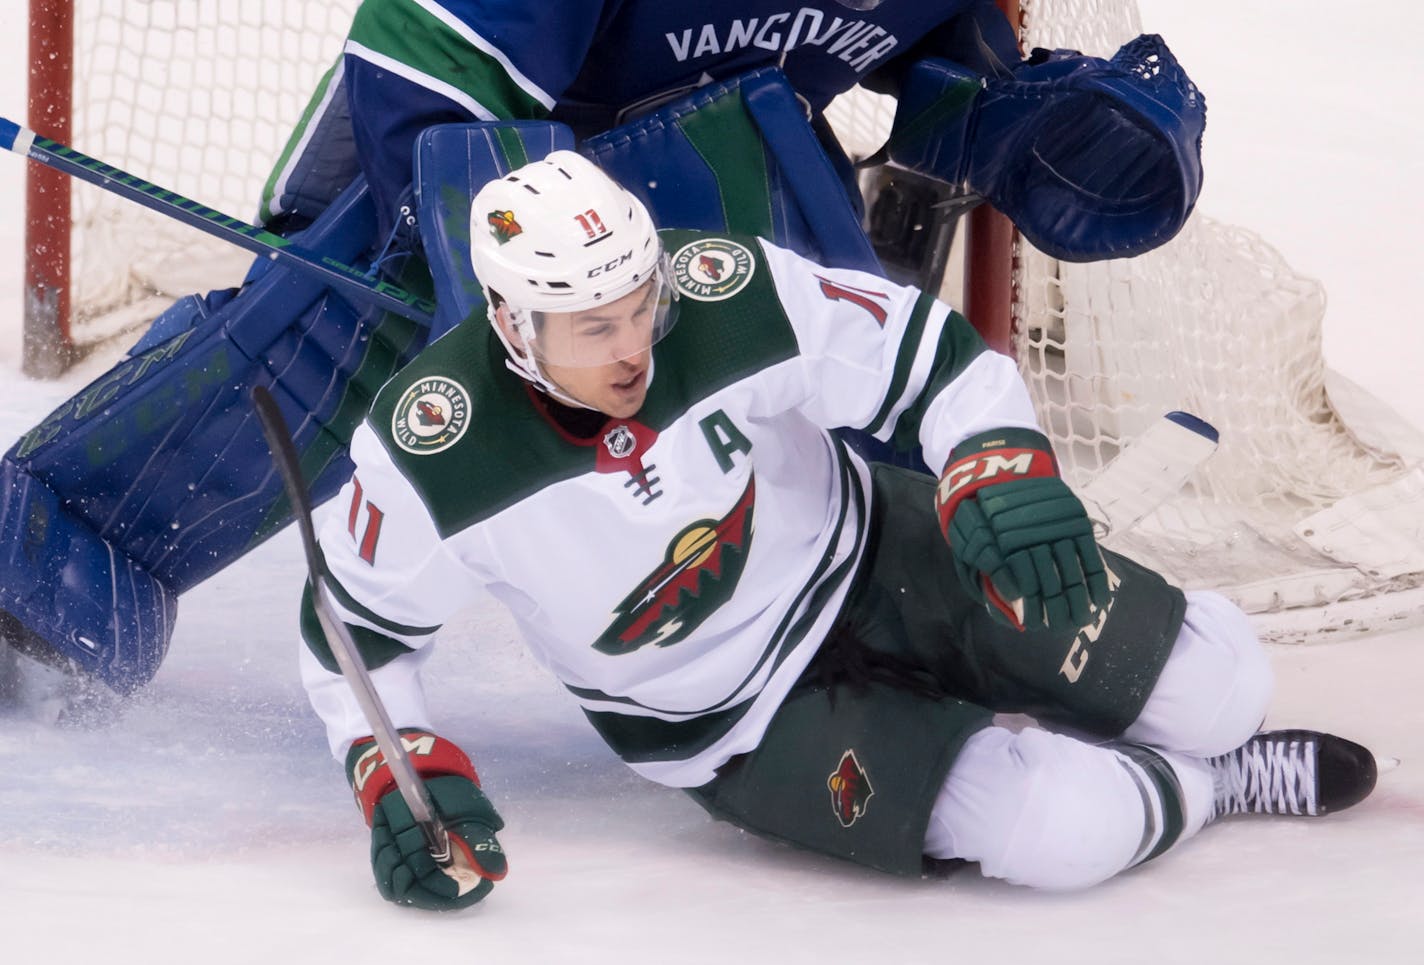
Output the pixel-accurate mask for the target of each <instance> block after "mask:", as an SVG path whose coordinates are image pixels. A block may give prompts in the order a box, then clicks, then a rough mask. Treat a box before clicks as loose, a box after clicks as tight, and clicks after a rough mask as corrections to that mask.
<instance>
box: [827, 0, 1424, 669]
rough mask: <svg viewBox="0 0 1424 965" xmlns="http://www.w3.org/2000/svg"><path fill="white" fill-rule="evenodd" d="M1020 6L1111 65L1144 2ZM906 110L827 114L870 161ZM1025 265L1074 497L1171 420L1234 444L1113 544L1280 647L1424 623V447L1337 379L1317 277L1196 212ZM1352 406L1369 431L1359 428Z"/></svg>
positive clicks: (1045, 379)
mask: <svg viewBox="0 0 1424 965" xmlns="http://www.w3.org/2000/svg"><path fill="white" fill-rule="evenodd" d="M1020 9H1021V14H1022V30H1021V37H1022V41H1023V46H1024V49H1025V50H1028V49H1031V48H1034V47H1045V48H1049V49H1053V48H1068V49H1074V50H1079V51H1082V52H1084V53H1087V54H1093V55H1096V56H1101V57H1109V56H1111V55H1112V54H1113V53H1114V52H1115V51H1116V50H1117V48H1118V47H1120V46H1121V45H1122V44H1123V43H1125V42H1126V41H1128V40H1130V39H1131V38H1133V37H1135V36H1137V35H1138V34H1139V33H1141V32H1142V26H1141V23H1140V18H1139V15H1138V11H1137V7H1136V4H1135V3H1134V2H1133V0H1021V3H1020ZM1168 40H1169V42H1170V38H1168ZM1187 66H1188V69H1190V64H1188V65H1187ZM1207 96H1208V100H1210V91H1207ZM892 110H893V103H890V102H887V101H885V100H884V99H879V98H875V97H873V96H872V95H866V94H859V93H858V94H856V95H855V96H854V97H851V98H846V99H843V100H842V102H840V103H838V104H836V105H835V109H834V111H833V112H832V117H833V121H834V123H836V125H837V130H838V131H841V132H844V133H845V136H846V138H847V139H848V140H849V141H850V142H851V144H852V146H853V149H854V150H856V151H858V152H860V153H862V154H869V153H871V152H872V151H873V150H874V149H875V148H876V147H878V146H879V144H880V143H883V141H884V139H885V137H886V135H887V134H888V131H889V125H890V120H891V113H892ZM1013 256H1014V283H1013V292H1012V297H1011V305H1012V323H1013V335H1012V348H1013V352H1014V355H1015V357H1016V358H1017V360H1018V363H1019V369H1020V371H1021V372H1022V374H1023V376H1024V378H1025V379H1026V380H1027V382H1028V384H1029V388H1030V390H1031V391H1032V393H1033V398H1034V403H1035V406H1036V408H1037V410H1038V414H1039V418H1040V421H1041V422H1042V423H1043V425H1044V426H1045V427H1046V428H1047V430H1048V432H1049V434H1050V436H1051V437H1052V439H1053V441H1054V448H1055V450H1056V452H1057V455H1058V457H1059V460H1060V463H1061V465H1062V467H1063V470H1064V473H1065V475H1067V476H1068V478H1069V479H1070V481H1072V482H1074V483H1075V484H1082V483H1083V482H1085V481H1086V480H1087V479H1089V478H1091V477H1092V476H1093V475H1094V474H1095V473H1097V472H1098V471H1099V470H1101V469H1102V468H1103V467H1104V466H1105V465H1106V464H1107V463H1108V462H1110V461H1111V460H1112V458H1113V457H1114V456H1116V455H1117V454H1118V452H1120V451H1121V449H1122V448H1123V446H1124V445H1125V444H1127V443H1129V442H1130V441H1131V440H1132V439H1133V438H1134V437H1135V436H1136V435H1137V434H1138V433H1140V432H1141V431H1142V430H1143V429H1145V428H1146V427H1147V426H1148V425H1150V424H1151V423H1152V422H1154V421H1155V420H1156V419H1158V418H1160V417H1161V416H1162V414H1163V413H1165V412H1168V411H1171V410H1174V409H1180V410H1185V411H1189V412H1192V413H1195V414H1196V415H1199V416H1201V417H1202V418H1204V419H1206V420H1207V421H1209V422H1211V423H1212V424H1213V425H1215V426H1216V427H1217V429H1218V430H1219V431H1220V433H1221V447H1220V449H1219V451H1218V452H1217V454H1216V455H1215V456H1213V457H1212V458H1211V460H1210V461H1209V462H1208V463H1207V464H1206V465H1205V466H1204V467H1203V468H1202V469H1201V470H1200V471H1199V472H1198V473H1196V474H1195V476H1194V477H1193V478H1192V479H1191V480H1190V481H1189V483H1188V484H1187V486H1186V487H1184V489H1183V491H1182V492H1181V493H1180V495H1179V496H1178V497H1176V498H1174V499H1172V500H1170V501H1169V502H1168V503H1166V504H1164V505H1163V506H1162V507H1161V508H1160V509H1159V510H1157V511H1156V512H1154V513H1153V514H1151V515H1150V516H1149V517H1147V518H1146V519H1145V520H1143V521H1142V522H1141V523H1139V524H1138V525H1137V526H1136V527H1134V528H1133V529H1132V530H1131V531H1129V532H1126V533H1116V534H1110V535H1109V536H1108V538H1107V539H1106V540H1105V542H1106V544H1107V545H1109V546H1111V547H1112V548H1114V549H1116V550H1118V551H1120V552H1123V553H1126V554H1128V555H1130V556H1133V557H1135V558H1136V559H1138V560H1140V561H1142V562H1144V563H1146V564H1147V565H1149V566H1152V567H1154V568H1155V569H1157V570H1159V571H1160V572H1162V573H1164V574H1165V575H1167V576H1168V577H1169V578H1170V579H1172V580H1173V581H1174V582H1177V583H1179V584H1180V585H1182V586H1185V587H1189V588H1203V589H1215V590H1219V591H1221V592H1223V593H1225V594H1227V595H1228V596H1230V597H1231V598H1233V599H1234V600H1235V601H1236V602H1237V603H1238V604H1240V605H1241V606H1242V607H1243V608H1244V609H1245V610H1246V611H1247V612H1248V613H1250V614H1251V615H1252V617H1253V619H1254V621H1255V622H1256V624H1257V627H1258V629H1259V630H1260V631H1261V632H1262V635H1263V636H1264V637H1265V638H1266V639H1270V640H1276V641H1287V642H1303V641H1311V640H1322V639H1329V638H1331V637H1335V636H1339V635H1342V634H1346V633H1350V632H1367V631H1378V630H1381V629H1389V628H1391V627H1403V626H1406V625H1410V624H1413V623H1416V622H1420V621H1421V620H1424V446H1421V443H1420V441H1419V437H1418V433H1417V431H1416V430H1415V429H1413V428H1412V427H1411V426H1409V425H1408V424H1407V423H1405V422H1403V420H1402V419H1399V418H1398V417H1395V416H1394V415H1393V414H1392V413H1390V412H1389V411H1388V410H1387V409H1384V408H1383V406H1382V404H1381V403H1378V402H1377V401H1376V400H1373V399H1372V398H1370V397H1369V396H1368V395H1367V394H1366V393H1364V392H1363V390H1361V389H1359V388H1358V387H1356V386H1353V385H1352V384H1350V383H1349V382H1348V381H1346V380H1345V379H1344V378H1343V377H1341V376H1338V375H1337V374H1335V373H1333V372H1330V371H1329V370H1328V369H1327V368H1326V366H1325V362H1324V358H1323V356H1322V354H1321V325H1322V320H1323V318H1324V313H1325V295H1324V292H1323V290H1322V289H1321V286H1320V285H1319V284H1318V283H1317V282H1316V281H1314V280H1312V279H1310V278H1306V277H1304V276H1302V275H1300V274H1298V273H1297V272H1295V271H1293V270H1292V269H1291V268H1290V266H1289V265H1287V264H1286V263H1285V261H1284V260H1283V259H1282V258H1281V256H1280V255H1279V254H1278V253H1277V252H1276V251H1275V250H1274V249H1273V248H1271V246H1270V245H1269V244H1267V243H1266V242H1265V241H1264V240H1262V239H1261V238H1260V237H1258V236H1257V235H1255V234H1254V233H1252V232H1250V231H1248V230H1246V229H1244V228H1240V227H1235V226H1232V225H1226V224H1221V223H1219V222H1216V221H1213V220H1212V219H1210V218H1208V217H1205V216H1202V215H1201V214H1199V213H1198V214H1197V215H1195V216H1193V218H1192V219H1191V221H1190V222H1189V223H1188V224H1187V226H1186V227H1185V228H1184V230H1183V231H1182V232H1181V234H1180V235H1179V236H1178V237H1177V238H1176V239H1174V240H1173V241H1172V242H1170V243H1168V244H1167V245H1164V246H1163V247H1161V248H1159V249H1157V250H1155V251H1152V252H1149V253H1147V254H1145V255H1140V256H1138V257H1135V258H1131V259H1116V260H1109V261H1101V262H1094V263H1089V264H1076V263H1075V264H1070V263H1067V262H1059V261H1056V260H1054V259H1052V258H1049V257H1048V256H1046V255H1044V254H1042V253H1041V252H1039V251H1036V250H1035V249H1034V248H1033V247H1032V246H1031V245H1029V244H1027V243H1026V242H1024V241H1022V239H1017V240H1016V241H1015V242H1014V253H1013ZM1347 403H1348V404H1349V407H1350V409H1352V410H1355V411H1359V412H1361V413H1363V414H1365V418H1364V419H1362V420H1360V421H1358V422H1353V421H1352V422H1349V423H1347V421H1346V419H1345V418H1344V417H1343V416H1342V414H1341V413H1342V411H1345V410H1346V404H1347ZM1406 453H1407V455H1406Z"/></svg>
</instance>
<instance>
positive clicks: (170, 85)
mask: <svg viewBox="0 0 1424 965" xmlns="http://www.w3.org/2000/svg"><path fill="white" fill-rule="evenodd" d="M357 3H358V0H75V2H74V10H75V20H74V33H75V63H74V73H75V79H74V122H73V131H72V134H71V140H72V142H73V144H74V147H76V148H77V149H78V150H80V151H83V152H84V153H86V154H89V155H92V156H93V157H96V158H98V159H99V160H101V161H105V162H107V163H109V164H112V165H114V166H116V167H119V168H122V169H124V170H126V171H129V172H130V173H132V174H135V175H137V176H138V177H141V178H143V179H145V180H147V181H152V182H153V183H155V184H158V185H160V186H162V187H165V188H169V189H170V190H173V191H175V192H177V193H178V194H181V195H184V196H185V197H188V198H191V199H193V200H194V201H198V202H200V203H202V204H205V205H208V206H209V207H213V208H216V209H218V210H219V211H222V212H224V213H225V214H229V215H232V216H234V217H238V218H244V219H248V218H251V217H253V215H254V213H255V212H256V210H257V204H258V200H259V195H260V193H261V190H262V184H263V181H264V180H265V179H266V176H267V173H268V170H269V169H270V167H271V166H272V164H273V163H274V162H275V161H276V158H277V155H278V152H279V151H280V150H281V148H282V145H283V143H284V142H285V140H286V137H287V134H288V133H289V132H290V131H291V129H292V128H293V127H294V126H295V124H296V122H297V120H298V118H299V117H300V115H301V111H302V108H303V107H304V106H305V105H306V101H307V98H308V96H309V95H310V93H311V91H312V90H313V89H314V87H315V86H316V83H317V81H318V80H319V78H320V77H321V75H322V74H323V73H324V72H325V71H326V70H327V69H328V68H329V67H330V66H331V65H332V64H333V63H334V62H335V60H336V58H337V56H338V55H339V54H340V52H341V42H342V39H343V38H344V37H345V35H346V31H347V29H348V28H349V27H350V23H351V14H352V12H353V11H354V10H355V8H356V6H357ZM73 197H74V221H75V231H74V233H73V241H72V244H73V247H74V252H73V264H72V269H71V277H72V283H71V284H72V285H73V292H72V296H71V299H72V304H73V306H74V311H73V314H74V319H73V325H72V330H73V337H74V340H75V342H76V343H79V344H85V343H88V342H93V341H97V340H99V339H102V338H104V337H107V336H108V335H110V334H112V333H113V332H115V331H119V330H122V329H123V328H126V327H129V326H131V325H133V324H135V323H136V322H138V321H142V320H144V319H146V318H149V317H152V316H153V315H154V314H156V313H157V312H158V311H161V310H162V309H163V308H165V307H166V306H167V304H168V303H169V302H170V301H171V300H172V297H173V296H174V295H180V294H185V293H187V292H191V291H203V290H205V289H208V288H214V287H220V286H222V285H226V284H231V283H233V282H234V281H236V280H237V279H238V278H240V277H241V272H242V270H243V268H244V267H245V265H246V264H247V262H249V261H250V260H251V259H250V256H247V255H245V254H243V253H242V252H240V251H238V250H237V249H234V248H233V247H232V246H230V245H224V244H222V243H221V242H218V241H214V240H212V239H210V238H208V237H207V236H205V235H203V234H202V233H201V232H199V231H198V230H197V229H194V228H188V227H186V226H183V225H180V224H178V223H177V222H174V221H172V220H171V219H169V218H165V217H163V216H161V215H158V214H155V213H152V212H148V211H146V210H144V209H142V208H140V207H138V206H137V205H135V204H134V203H133V202H131V201H127V200H124V199H122V198H119V197H117V196H115V195H112V194H109V193H107V192H105V191H102V190H100V189H99V188H96V187H94V186H92V185H87V184H82V183H78V182H76V184H75V187H74V195H73Z"/></svg>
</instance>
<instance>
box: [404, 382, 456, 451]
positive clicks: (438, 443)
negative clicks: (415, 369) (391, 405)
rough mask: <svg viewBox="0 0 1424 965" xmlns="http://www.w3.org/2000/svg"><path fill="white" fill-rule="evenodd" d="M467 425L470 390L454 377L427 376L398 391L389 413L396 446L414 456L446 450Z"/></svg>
mask: <svg viewBox="0 0 1424 965" xmlns="http://www.w3.org/2000/svg"><path fill="white" fill-rule="evenodd" d="M469 425H470V393H469V392H467V391H466V390H465V387H464V386H463V385H461V384H460V383H459V382H456V381H455V380H454V379H447V378H445V377H444V376H439V375H435V376H430V377H428V378H424V379H420V380H419V381H417V382H415V383H413V384H412V385H411V386H410V387H409V388H407V389H406V390H405V392H403V393H401V397H400V399H399V400H398V401H397V402H396V407H395V411H394V412H393V413H391V436H392V438H394V439H395V441H396V445H398V446H400V447H401V448H402V449H404V450H405V451H406V452H410V453H414V454H415V455H417V456H425V455H430V454H431V453H436V452H440V451H442V450H445V449H449V448H450V447H451V446H453V445H454V444H455V443H456V442H458V441H459V440H460V437H461V436H462V435H464V434H465V430H466V429H468V428H469Z"/></svg>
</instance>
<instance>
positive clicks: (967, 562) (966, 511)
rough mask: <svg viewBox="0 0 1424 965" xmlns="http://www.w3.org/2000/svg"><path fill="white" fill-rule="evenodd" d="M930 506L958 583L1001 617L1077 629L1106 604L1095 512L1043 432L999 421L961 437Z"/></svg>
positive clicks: (1018, 624)
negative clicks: (1000, 425) (1071, 483)
mask: <svg viewBox="0 0 1424 965" xmlns="http://www.w3.org/2000/svg"><path fill="white" fill-rule="evenodd" d="M935 507H936V509H937V510H938V511H939V524H940V528H941V529H942V530H943V531H944V535H945V538H946V539H947V540H949V546H950V549H951V550H952V551H953V554H954V567H955V571H956V572H957V573H958V574H959V578H960V580H961V581H962V582H963V584H964V586H965V589H966V590H968V592H969V594H970V596H972V597H973V598H974V599H976V600H978V601H979V602H981V603H984V604H986V605H987V606H988V607H989V612H990V613H991V614H993V615H994V616H996V617H998V618H999V619H1000V620H1002V621H1003V622H1006V623H1009V624H1011V625H1012V626H1014V627H1015V628H1017V629H1020V630H1022V629H1025V628H1034V629H1038V628H1046V629H1050V630H1074V629H1078V628H1079V627H1083V626H1087V625H1088V624H1089V623H1091V622H1092V620H1093V609H1094V606H1104V605H1106V604H1107V602H1108V579H1107V570H1106V568H1105V567H1104V565H1103V558H1102V554H1101V552H1099V550H1098V544H1097V541H1096V540H1095V539H1094V538H1093V524H1092V521H1091V520H1090V519H1088V513H1087V511H1086V510H1085V509H1084V508H1083V504H1082V502H1080V501H1079V499H1078V497H1077V496H1075V495H1073V492H1072V490H1070V489H1069V488H1068V484H1067V483H1065V482H1064V481H1063V480H1062V479H1061V478H1060V477H1059V475H1058V464H1057V461H1056V460H1055V459H1054V458H1053V451H1052V450H1051V449H1050V448H1049V442H1048V439H1047V437H1046V436H1044V435H1043V434H1042V433H1039V432H1034V431H1032V430H1028V429H1003V430H999V431H997V432H992V433H984V434H981V435H977V436H973V437H971V438H969V439H966V440H965V441H964V442H962V443H960V444H959V445H958V446H956V447H955V448H954V450H953V451H952V452H951V453H950V454H949V460H948V462H946V463H945V468H944V473H943V474H942V475H941V476H940V481H939V486H938V487H937V488H936V489H935Z"/></svg>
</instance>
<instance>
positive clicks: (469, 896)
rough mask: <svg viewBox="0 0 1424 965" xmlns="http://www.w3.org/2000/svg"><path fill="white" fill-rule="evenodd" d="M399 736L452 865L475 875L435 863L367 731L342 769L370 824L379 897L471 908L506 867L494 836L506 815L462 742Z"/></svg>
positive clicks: (401, 902) (427, 905)
mask: <svg viewBox="0 0 1424 965" xmlns="http://www.w3.org/2000/svg"><path fill="white" fill-rule="evenodd" d="M401 741H402V743H404V744H405V747H406V750H407V751H408V752H409V754H410V757H411V763H412V764H414V765H415V769H416V772H417V773H418V774H420V776H421V777H422V778H423V779H424V780H425V786H426V788H427V790H429V792H430V798H431V801H432V803H433V804H434V805H435V813H436V814H437V815H439V817H440V819H441V821H442V822H444V824H445V828H446V830H448V831H449V832H450V846H451V848H452V850H456V851H457V854H456V865H458V866H462V867H464V868H466V869H468V870H471V871H473V873H474V874H473V876H471V875H468V874H465V875H461V874H459V873H457V872H455V870H454V869H453V868H452V869H450V870H447V869H444V868H441V867H440V866H439V865H438V864H436V863H435V859H434V858H432V857H431V856H430V851H429V850H428V849H427V846H426V841H425V835H424V834H423V833H422V831H421V830H420V827H419V826H418V825H417V824H416V822H415V819H414V817H412V815H411V813H410V808H409V806H407V804H406V803H405V800H404V799H403V798H402V797H401V795H400V791H399V789H397V787H396V782H395V776H394V775H392V774H391V769H390V768H389V767H387V766H386V761H385V757H384V755H382V754H381V751H380V748H379V747H377V746H376V744H375V742H374V741H373V740H371V739H369V738H368V739H366V740H363V741H358V742H356V744H355V745H353V746H352V748H351V751H350V752H349V753H348V754H347V755H346V765H347V766H346V772H347V774H348V776H349V777H350V779H351V787H352V790H353V791H354V792H355V794H356V802H357V804H358V805H359V806H360V808H361V813H362V814H363V815H364V816H365V818H366V824H367V825H368V826H369V827H370V828H371V867H372V869H373V870H374V872H375V876H376V888H377V889H378V890H379V891H380V893H381V897H383V898H385V899H386V900H387V901H393V902H395V903H396V904H398V905H414V906H415V907H417V908H427V909H430V910H432V911H454V910H456V909H459V908H468V907H469V906H470V905H473V904H474V903H475V902H477V901H479V900H480V899H481V898H483V897H484V896H485V895H487V894H489V893H490V891H491V889H493V888H494V883H495V882H496V881H499V880H500V879H502V878H503V877H504V876H505V873H506V872H507V870H508V868H507V865H506V863H505V858H504V850H503V849H502V848H501V847H500V845H499V840H498V839H497V838H495V832H496V831H498V830H500V829H501V828H503V827H504V822H503V821H502V820H501V819H500V817H499V815H498V814H497V813H495V809H494V805H492V804H490V801H489V798H487V797H485V793H484V791H482V790H480V783H479V782H480V779H479V775H477V774H476V773H475V768H474V765H472V764H471V763H470V759H469V758H468V757H466V756H465V754H464V752H463V751H461V750H460V748H459V747H457V746H455V745H454V744H452V743H451V742H450V741H447V740H444V739H443V738H440V737H436V736H435V735H434V734H427V733H424V732H421V731H410V732H406V733H403V734H402V735H401ZM471 880H473V881H474V882H475V884H474V887H470V884H469V882H470V881H471Z"/></svg>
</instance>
